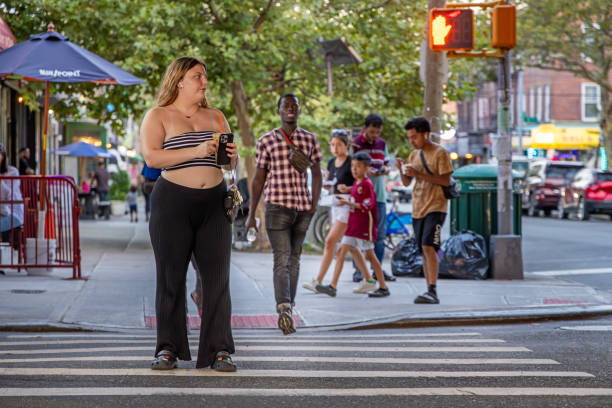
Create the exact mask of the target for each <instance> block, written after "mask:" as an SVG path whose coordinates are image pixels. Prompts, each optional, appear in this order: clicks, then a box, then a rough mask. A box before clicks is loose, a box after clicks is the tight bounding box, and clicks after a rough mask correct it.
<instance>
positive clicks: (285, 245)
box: [266, 204, 312, 305]
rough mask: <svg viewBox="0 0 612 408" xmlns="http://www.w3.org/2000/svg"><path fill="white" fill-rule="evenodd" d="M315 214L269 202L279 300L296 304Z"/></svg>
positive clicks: (269, 227)
mask: <svg viewBox="0 0 612 408" xmlns="http://www.w3.org/2000/svg"><path fill="white" fill-rule="evenodd" d="M311 219H312V214H311V213H310V212H308V211H297V210H292V209H290V208H287V207H283V206H280V205H276V204H266V231H267V232H268V238H269V239H270V245H272V252H273V253H274V297H275V299H276V304H277V305H280V304H281V303H291V305H295V293H296V291H297V284H298V279H299V277H300V256H301V255H302V244H303V243H304V238H305V237H306V231H308V226H309V225H310V220H311Z"/></svg>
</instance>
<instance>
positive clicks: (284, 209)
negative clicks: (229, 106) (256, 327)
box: [246, 94, 322, 334]
mask: <svg viewBox="0 0 612 408" xmlns="http://www.w3.org/2000/svg"><path fill="white" fill-rule="evenodd" d="M277 112H278V114H279V116H280V119H281V127H280V128H277V129H274V130H273V131H271V132H268V133H266V134H265V135H263V136H262V137H261V138H260V139H259V140H258V141H257V148H256V156H255V165H256V169H255V176H254V177H253V182H252V185H251V197H250V199H251V202H250V205H249V217H248V219H247V221H246V228H247V230H248V229H249V228H252V227H253V228H257V226H256V223H255V210H256V208H257V204H258V203H259V198H260V197H261V192H262V190H264V188H265V190H264V202H265V204H266V216H265V223H266V232H267V233H268V238H269V239H270V245H271V246H272V251H273V253H274V297H275V298H276V310H277V312H278V315H279V316H278V327H279V328H280V329H281V330H282V331H283V334H291V333H295V327H294V325H293V318H292V309H293V306H295V293H296V289H297V284H298V278H299V272H300V256H301V254H302V244H303V243H304V238H305V237H306V231H307V230H308V226H309V224H310V220H311V219H312V216H313V214H314V213H315V211H316V209H317V203H318V201H319V195H320V194H321V184H322V176H321V167H320V163H321V157H322V155H321V147H320V146H319V142H318V140H317V137H316V136H315V135H314V134H312V133H310V132H308V131H306V130H304V129H302V128H299V127H298V126H297V121H298V117H299V115H300V102H299V100H298V98H297V97H296V96H295V95H293V94H284V95H283V96H281V97H280V99H279V100H278V111H277ZM290 143H291V144H293V145H295V146H296V147H298V148H299V149H300V150H301V151H302V153H304V154H305V155H306V157H308V158H309V159H310V161H311V163H312V166H311V167H310V171H311V174H312V196H311V194H310V192H309V191H308V175H307V172H304V173H300V172H299V171H297V170H296V169H295V168H294V167H293V166H292V165H291V163H290V162H289V153H290V148H291V146H290Z"/></svg>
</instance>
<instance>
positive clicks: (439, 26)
mask: <svg viewBox="0 0 612 408" xmlns="http://www.w3.org/2000/svg"><path fill="white" fill-rule="evenodd" d="M452 27H453V26H451V25H446V18H445V17H444V16H438V17H436V18H434V20H433V22H432V24H431V33H432V35H433V44H434V45H444V41H445V39H446V36H447V35H448V33H449V32H450V30H451V28H452Z"/></svg>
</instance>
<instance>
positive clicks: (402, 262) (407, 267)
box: [391, 238, 423, 276]
mask: <svg viewBox="0 0 612 408" xmlns="http://www.w3.org/2000/svg"><path fill="white" fill-rule="evenodd" d="M391 272H392V273H393V275H395V276H423V256H422V255H421V251H420V250H419V247H417V244H416V240H415V239H414V238H408V239H404V240H402V241H401V242H400V243H399V244H398V245H397V247H396V248H395V250H394V251H393V256H392V257H391Z"/></svg>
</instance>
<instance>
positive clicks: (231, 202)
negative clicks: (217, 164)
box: [223, 184, 243, 223]
mask: <svg viewBox="0 0 612 408" xmlns="http://www.w3.org/2000/svg"><path fill="white" fill-rule="evenodd" d="M242 201H243V198H242V194H240V190H238V186H237V185H236V184H232V185H231V186H229V188H228V189H227V191H226V192H225V195H224V196H223V208H224V210H225V216H226V217H227V220H228V221H229V222H230V223H233V222H234V220H235V219H236V215H238V211H240V204H242Z"/></svg>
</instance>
